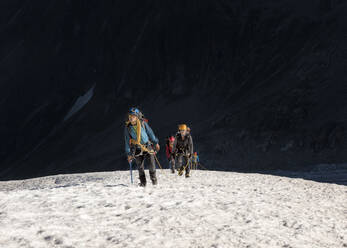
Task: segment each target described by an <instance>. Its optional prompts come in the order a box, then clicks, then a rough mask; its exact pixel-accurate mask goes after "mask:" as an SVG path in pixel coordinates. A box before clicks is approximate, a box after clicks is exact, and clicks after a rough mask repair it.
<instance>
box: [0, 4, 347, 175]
mask: <svg viewBox="0 0 347 248" xmlns="http://www.w3.org/2000/svg"><path fill="white" fill-rule="evenodd" d="M253 2H256V1H253ZM253 2H251V1H244V0H243V1H241V0H236V1H227V0H214V1H212V0H211V1H208V0H191V1H184V0H175V1H155V0H152V1H149V0H145V1H115V0H113V1H109V0H104V1H93V0H91V1H82V0H64V1H58V0H49V1H43V0H37V1H34V2H33V1H18V0H11V1H10V0H3V1H1V3H0V94H1V98H0V113H1V119H0V137H1V143H0V164H1V169H0V179H16V178H24V177H33V176H41V175H48V174H56V173H72V172H85V171H104V170H115V169H127V168H128V165H127V163H126V161H125V160H124V148H123V146H124V144H123V143H124V139H123V125H124V118H125V114H126V111H127V109H128V108H129V107H130V106H133V105H135V106H139V107H140V108H141V109H142V110H143V112H144V113H145V114H146V116H147V117H148V118H149V119H150V124H151V126H152V127H153V129H154V130H155V132H156V134H157V135H158V136H159V138H160V140H161V144H162V145H163V143H164V138H165V136H167V135H169V134H172V133H174V132H175V130H176V125H177V124H178V123H181V122H186V123H188V124H189V125H190V126H191V128H192V133H193V137H194V141H195V145H196V148H197V150H198V152H199V153H200V157H201V160H202V161H203V162H204V164H205V165H206V167H208V168H209V169H217V170H244V171H257V170H263V169H289V168H296V169H297V168H301V169H308V168H310V166H311V165H314V164H319V163H341V162H346V160H347V152H346V149H347V143H346V141H347V139H346V138H347V136H346V131H347V130H346V128H347V76H346V74H345V73H346V69H347V3H345V2H344V1H338V0H336V1H332V0H331V1H330V0H321V1H305V2H302V1H298V0H291V1H289V0H277V1H266V3H253ZM160 157H161V158H162V161H163V163H164V161H165V159H164V155H163V154H160Z"/></svg>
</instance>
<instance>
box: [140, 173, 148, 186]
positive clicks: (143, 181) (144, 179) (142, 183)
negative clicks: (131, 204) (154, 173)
mask: <svg viewBox="0 0 347 248" xmlns="http://www.w3.org/2000/svg"><path fill="white" fill-rule="evenodd" d="M139 178H140V183H139V186H140V187H146V184H147V180H146V176H145V175H141V176H140V177H139Z"/></svg>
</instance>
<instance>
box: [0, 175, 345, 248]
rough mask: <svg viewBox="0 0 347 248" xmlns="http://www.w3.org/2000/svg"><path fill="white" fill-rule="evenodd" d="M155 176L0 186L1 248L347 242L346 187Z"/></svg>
mask: <svg viewBox="0 0 347 248" xmlns="http://www.w3.org/2000/svg"><path fill="white" fill-rule="evenodd" d="M146 173H147V176H148V171H146ZM135 177H137V172H136V173H135ZM158 179H159V185H158V186H156V187H154V186H152V185H148V186H147V188H145V189H143V188H140V187H137V186H133V185H130V183H129V181H130V180H129V172H126V171H123V172H107V173H106V172H103V173H88V174H74V175H58V176H50V177H43V178H36V179H29V180H23V181H9V182H0V226H1V228H0V247H6V248H14V247H35V248H39V247H64V248H68V247H70V248H72V247H84V248H87V247H93V248H95V247H300V248H303V247H309V248H313V247H327V248H333V247H346V246H347V207H346V206H347V197H346V196H347V194H346V192H347V187H346V186H343V185H336V184H326V183H317V182H313V181H308V180H303V179H297V178H287V177H279V176H272V175H264V174H242V173H232V172H213V171H193V172H192V177H191V178H188V179H186V178H184V177H178V176H177V175H173V174H170V173H169V171H168V170H163V171H158Z"/></svg>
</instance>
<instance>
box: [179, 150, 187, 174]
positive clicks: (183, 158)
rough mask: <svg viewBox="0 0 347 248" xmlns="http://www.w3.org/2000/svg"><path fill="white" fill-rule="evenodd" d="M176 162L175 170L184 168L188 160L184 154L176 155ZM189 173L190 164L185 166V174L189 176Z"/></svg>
mask: <svg viewBox="0 0 347 248" xmlns="http://www.w3.org/2000/svg"><path fill="white" fill-rule="evenodd" d="M176 160H177V168H180V169H182V168H183V167H184V166H186V165H187V163H188V161H189V158H188V156H185V155H184V154H178V155H177V158H176ZM189 172H190V164H188V165H187V166H186V174H189Z"/></svg>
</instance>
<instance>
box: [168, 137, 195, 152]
mask: <svg viewBox="0 0 347 248" xmlns="http://www.w3.org/2000/svg"><path fill="white" fill-rule="evenodd" d="M172 150H173V153H175V154H176V155H177V154H185V155H187V156H189V157H190V155H191V154H192V153H193V139H192V136H191V135H190V134H186V135H185V136H182V135H181V134H180V133H177V135H176V139H175V141H174V144H173V148H172Z"/></svg>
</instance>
